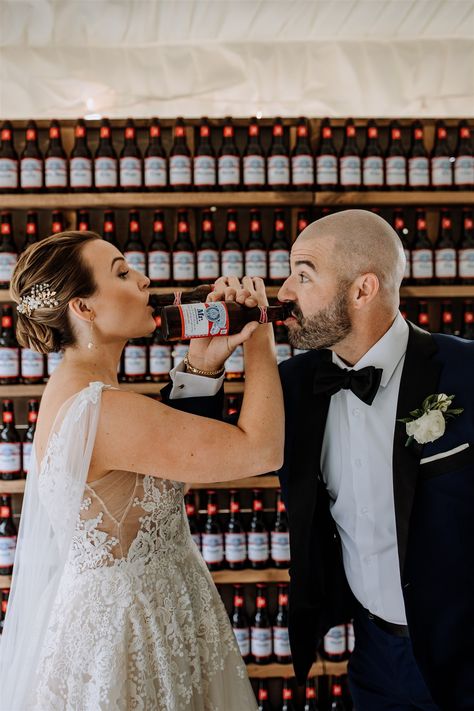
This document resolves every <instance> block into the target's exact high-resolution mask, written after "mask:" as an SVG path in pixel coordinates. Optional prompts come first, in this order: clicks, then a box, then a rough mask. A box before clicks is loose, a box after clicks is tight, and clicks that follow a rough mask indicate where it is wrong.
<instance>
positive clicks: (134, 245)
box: [123, 210, 146, 274]
mask: <svg viewBox="0 0 474 711" xmlns="http://www.w3.org/2000/svg"><path fill="white" fill-rule="evenodd" d="M123 256H124V257H125V259H126V260H127V263H128V264H129V266H130V267H131V268H132V269H136V271H137V272H140V273H141V274H145V273H146V249H145V245H144V244H143V240H142V233H141V229H140V213H139V212H138V210H130V212H129V214H128V237H127V241H126V242H125V244H124V246H123Z"/></svg>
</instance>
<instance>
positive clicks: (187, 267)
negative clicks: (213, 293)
mask: <svg viewBox="0 0 474 711" xmlns="http://www.w3.org/2000/svg"><path fill="white" fill-rule="evenodd" d="M173 278H174V280H175V281H194V278H195V267H194V254H193V252H181V251H178V252H173Z"/></svg>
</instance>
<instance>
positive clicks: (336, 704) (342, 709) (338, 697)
mask: <svg viewBox="0 0 474 711" xmlns="http://www.w3.org/2000/svg"><path fill="white" fill-rule="evenodd" d="M331 711H346V705H345V703H344V699H343V698H342V686H341V684H339V683H338V682H334V683H333V684H332V688H331Z"/></svg>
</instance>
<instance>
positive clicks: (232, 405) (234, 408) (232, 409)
mask: <svg viewBox="0 0 474 711" xmlns="http://www.w3.org/2000/svg"><path fill="white" fill-rule="evenodd" d="M241 405H242V399H241V398H240V397H239V395H227V398H226V407H225V419H230V418H232V417H235V416H238V414H239V412H240V408H241Z"/></svg>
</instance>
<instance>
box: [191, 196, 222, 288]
mask: <svg viewBox="0 0 474 711" xmlns="http://www.w3.org/2000/svg"><path fill="white" fill-rule="evenodd" d="M196 267H197V280H198V282H201V283H205V284H206V283H208V282H213V281H215V280H216V279H218V278H219V274H220V268H219V247H218V246H217V242H216V237H215V234H214V217H213V214H212V211H211V210H203V211H202V214H201V238H200V240H199V244H198V247H197V251H196Z"/></svg>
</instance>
